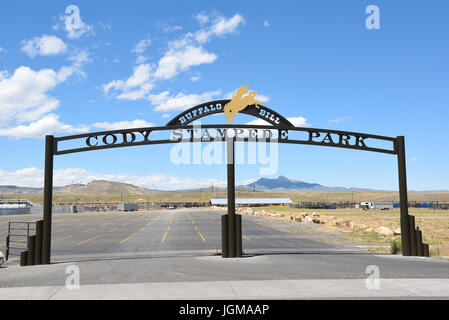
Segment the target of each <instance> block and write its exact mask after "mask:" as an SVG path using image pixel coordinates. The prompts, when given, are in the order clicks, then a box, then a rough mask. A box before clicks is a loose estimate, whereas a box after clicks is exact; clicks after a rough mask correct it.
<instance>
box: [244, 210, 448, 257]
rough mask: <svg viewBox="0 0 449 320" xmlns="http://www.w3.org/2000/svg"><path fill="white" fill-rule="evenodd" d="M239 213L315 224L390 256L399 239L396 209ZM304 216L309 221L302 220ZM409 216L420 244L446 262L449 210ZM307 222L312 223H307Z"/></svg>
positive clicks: (411, 211) (424, 212) (419, 211)
mask: <svg viewBox="0 0 449 320" xmlns="http://www.w3.org/2000/svg"><path fill="white" fill-rule="evenodd" d="M238 212H239V213H241V214H251V215H262V216H268V217H271V218H273V219H285V220H290V221H292V223H315V224H316V225H318V226H319V227H320V228H321V229H322V230H324V231H329V232H337V233H339V234H341V235H342V236H343V237H344V238H346V239H348V240H351V241H356V242H360V243H362V244H365V245H367V246H368V247H369V248H370V251H373V252H390V250H391V243H392V241H393V240H394V239H397V238H400V235H399V233H400V223H399V216H400V213H399V209H394V210H386V211H381V210H370V211H361V210H360V209H335V210H317V209H313V210H311V209H294V208H289V207H267V208H255V210H253V209H248V208H239V209H238ZM314 213H315V215H314ZM306 214H307V216H308V217H309V218H305V216H306ZM409 214H410V215H414V216H415V221H416V226H417V227H419V229H420V230H422V233H423V242H424V243H428V244H429V246H430V255H432V256H439V257H442V258H445V259H449V210H435V209H418V208H410V209H409ZM310 219H312V220H314V221H307V220H310ZM379 227H384V228H379ZM394 231H396V232H394Z"/></svg>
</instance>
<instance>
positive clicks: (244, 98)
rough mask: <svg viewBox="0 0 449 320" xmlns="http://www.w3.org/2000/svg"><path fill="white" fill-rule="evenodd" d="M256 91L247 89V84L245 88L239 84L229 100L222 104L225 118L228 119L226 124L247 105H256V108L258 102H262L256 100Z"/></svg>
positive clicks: (230, 122)
mask: <svg viewBox="0 0 449 320" xmlns="http://www.w3.org/2000/svg"><path fill="white" fill-rule="evenodd" d="M256 95H257V92H255V91H249V84H248V86H247V87H246V88H245V87H244V86H240V88H239V89H238V90H237V93H235V94H233V95H232V99H231V101H229V102H228V103H227V104H226V105H225V106H224V109H223V110H224V113H225V116H226V119H228V122H227V124H232V122H233V121H234V118H235V116H236V115H237V113H239V112H240V111H242V110H243V109H245V108H246V107H247V106H250V105H253V104H254V105H256V108H259V106H258V105H257V104H258V103H263V102H262V101H258V100H256Z"/></svg>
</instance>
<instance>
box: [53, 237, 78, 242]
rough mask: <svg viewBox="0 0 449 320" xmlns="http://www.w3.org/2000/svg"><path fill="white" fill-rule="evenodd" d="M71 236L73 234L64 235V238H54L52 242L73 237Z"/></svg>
mask: <svg viewBox="0 0 449 320" xmlns="http://www.w3.org/2000/svg"><path fill="white" fill-rule="evenodd" d="M71 237H73V236H65V237H62V238H58V239H54V240H52V242H53V241H59V240H63V239H68V238H71Z"/></svg>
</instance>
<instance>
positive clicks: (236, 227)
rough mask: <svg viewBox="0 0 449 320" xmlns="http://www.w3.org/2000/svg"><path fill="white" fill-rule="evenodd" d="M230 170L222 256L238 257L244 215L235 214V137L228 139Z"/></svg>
mask: <svg viewBox="0 0 449 320" xmlns="http://www.w3.org/2000/svg"><path fill="white" fill-rule="evenodd" d="M226 151H227V155H226V157H227V171H228V177H227V178H228V188H227V189H228V199H227V206H228V214H226V215H224V216H222V219H221V233H222V234H221V239H222V242H221V247H222V248H221V256H222V258H237V257H241V256H242V216H241V215H236V214H235V163H234V162H235V161H234V158H235V157H234V139H227V140H226Z"/></svg>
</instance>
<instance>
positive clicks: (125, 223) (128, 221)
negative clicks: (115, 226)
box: [123, 221, 131, 226]
mask: <svg viewBox="0 0 449 320" xmlns="http://www.w3.org/2000/svg"><path fill="white" fill-rule="evenodd" d="M130 222H131V221H128V222H127V223H125V224H124V225H123V226H126V225H128V224H129V223H130Z"/></svg>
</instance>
